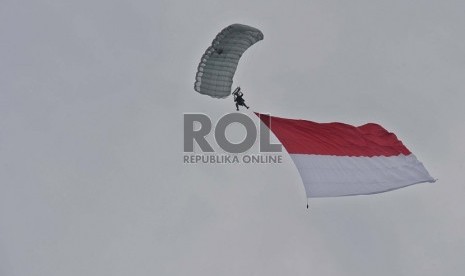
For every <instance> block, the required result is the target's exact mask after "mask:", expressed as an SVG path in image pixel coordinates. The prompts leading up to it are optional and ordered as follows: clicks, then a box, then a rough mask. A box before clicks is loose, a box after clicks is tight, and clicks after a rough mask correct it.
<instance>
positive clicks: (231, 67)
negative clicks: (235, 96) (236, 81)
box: [194, 24, 263, 98]
mask: <svg viewBox="0 0 465 276" xmlns="http://www.w3.org/2000/svg"><path fill="white" fill-rule="evenodd" d="M262 39H263V33H262V32H261V31H260V30H258V29H256V28H253V27H250V26H247V25H242V24H232V25H230V26H228V27H226V28H224V29H223V30H222V31H221V32H220V33H219V34H218V35H217V36H216V37H215V39H214V40H213V42H212V45H211V46H210V47H208V49H207V50H206V51H205V54H203V56H202V59H201V60H200V63H199V66H198V68H197V74H196V75H195V84H194V89H195V91H197V92H199V93H200V94H205V95H209V96H211V97H214V98H225V97H227V96H229V95H230V94H231V86H232V83H233V77H234V73H235V72H236V68H237V64H238V63H239V59H240V58H241V56H242V54H243V53H244V52H245V51H246V50H247V49H248V48H249V47H250V46H252V45H254V44H255V43H256V42H258V41H260V40H262Z"/></svg>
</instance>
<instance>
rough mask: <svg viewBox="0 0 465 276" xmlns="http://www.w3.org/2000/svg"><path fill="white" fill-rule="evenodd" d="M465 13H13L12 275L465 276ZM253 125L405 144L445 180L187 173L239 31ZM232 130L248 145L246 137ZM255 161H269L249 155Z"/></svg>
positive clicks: (282, 7) (8, 180)
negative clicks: (219, 59) (310, 179)
mask: <svg viewBox="0 0 465 276" xmlns="http://www.w3.org/2000/svg"><path fill="white" fill-rule="evenodd" d="M464 12H465V2H464V1H451V0H444V1H425V0H421V1H420V0H418V1H404V0H402V1H400V0H394V1H372V0H355V1H342V0H341V1H333V0H320V1H318V0H314V1H308V0H306V1H271V0H266V1H265V0H263V1H250V0H249V1H213V0H210V1H203V0H196V1H187V0H186V1H157V0H155V1H153V0H124V1H123V0H113V1H110V0H107V1H96V0H92V1H90V0H79V1H78V0H76V1H71V0H68V1H61V0H55V1H54V0H43V1H15V0H2V1H1V2H0V275H2V276H3V275H5V276H13V275H15V276H16V275H18V276H22V275H31V276H34V275H47V276H52V275H57V276H58V275H60V276H62V275H79V276H80V275H112V276H114V275H320V276H323V275H357V276H359V275H386V276H387V275H389V276H391V275H409V276H411V275H421V276H426V275H464V274H465V263H464V262H463V258H464V256H465V211H464V207H465V206H464V205H465V204H464V202H465V200H464V196H465V183H464V176H463V174H464V171H465V157H464V156H465V142H464V141H465V124H464V119H465V108H463V105H464V103H465V93H464V91H465V78H464V76H465V51H464V49H465V27H464V26H465V17H464ZM232 23H242V24H248V25H251V26H254V27H256V28H259V29H261V30H262V31H263V33H264V36H265V39H264V40H263V41H260V42H259V43H257V44H256V45H254V46H253V47H252V48H250V49H249V50H248V51H247V52H246V53H245V54H244V56H243V59H242V60H241V62H240V64H239V67H238V71H237V74H236V76H235V85H241V87H242V88H243V90H244V91H245V99H246V102H247V103H248V104H249V105H250V106H251V107H252V109H253V110H255V111H258V112H269V113H271V114H272V115H276V116H282V117H288V118H303V119H308V120H313V121H319V122H331V121H339V122H344V123H348V124H353V125H360V124H364V123H367V122H375V123H379V124H381V125H383V126H384V127H385V128H387V129H388V130H390V131H392V132H394V133H396V134H397V136H398V137H399V139H401V140H402V141H403V142H404V144H405V145H406V146H407V147H408V148H409V149H410V150H411V151H412V152H413V153H414V154H415V155H416V156H417V158H418V159H419V160H420V161H422V162H423V164H424V165H425V167H426V168H427V169H428V170H429V172H430V174H431V175H432V176H433V177H435V178H438V179H439V181H437V182H436V183H433V184H430V183H428V184H420V185H414V186H411V187H408V188H404V189H400V190H396V191H392V192H388V193H383V194H378V195H371V196H356V197H344V198H326V199H312V200H310V209H309V210H307V209H306V208H305V204H306V201H305V192H304V188H303V185H302V183H301V180H300V177H299V175H298V172H297V169H296V168H295V167H294V165H293V163H292V160H291V159H290V158H289V156H288V155H287V154H286V153H285V152H284V153H283V154H282V155H283V160H284V163H283V164H280V165H185V164H183V162H182V156H183V148H182V146H183V120H182V119H183V113H185V112H201V113H205V114H208V115H209V116H210V117H211V118H212V119H213V120H214V121H216V120H218V119H219V118H220V117H221V116H222V115H223V114H225V113H228V112H232V111H234V106H233V102H232V99H231V98H228V99H225V100H216V99H212V98H209V97H206V96H203V95H200V94H198V93H197V92H195V91H194V90H193V84H194V76H195V72H196V67H197V64H198V62H199V60H200V56H201V55H202V54H203V52H204V51H205V49H206V48H207V47H208V46H209V44H210V43H211V40H212V39H213V38H214V36H215V35H216V34H217V33H218V32H219V31H220V30H221V29H222V28H224V27H225V26H227V25H229V24H232ZM230 132H232V135H239V136H240V135H241V134H243V130H242V129H241V128H240V127H236V128H232V129H231V131H230ZM251 152H252V153H253V152H256V149H252V151H251Z"/></svg>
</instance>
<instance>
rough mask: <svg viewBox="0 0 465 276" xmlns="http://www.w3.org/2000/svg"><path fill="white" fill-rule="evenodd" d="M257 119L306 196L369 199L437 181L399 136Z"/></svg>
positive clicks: (374, 129)
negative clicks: (268, 131) (285, 153)
mask: <svg viewBox="0 0 465 276" xmlns="http://www.w3.org/2000/svg"><path fill="white" fill-rule="evenodd" d="M256 114H257V116H259V118H260V119H261V120H262V121H263V123H264V124H265V125H266V126H268V127H269V128H270V129H271V131H272V132H273V133H274V134H275V135H276V137H277V138H278V139H279V141H280V142H281V143H282V145H283V146H284V147H285V148H286V150H287V151H288V153H289V154H290V156H291V158H292V160H293V161H294V163H295V165H296V167H297V169H298V171H299V173H300V176H301V177H302V181H303V183H304V186H305V191H306V193H307V197H334V196H347V195H367V194H375V193H381V192H387V191H391V190H395V189H399V188H402V187H406V186H409V185H413V184H417V183H421V182H434V181H435V180H434V179H433V178H432V177H431V176H430V175H429V173H428V171H426V169H425V167H424V166H423V164H422V163H421V162H419V161H418V160H417V158H416V157H415V155H413V154H412V153H411V152H410V151H409V150H408V149H407V148H406V147H405V146H404V145H403V144H402V142H401V141H400V140H398V139H397V137H396V135H395V134H394V133H391V132H388V131H387V130H385V129H384V128H383V127H382V126H380V125H377V124H373V123H370V124H366V125H362V126H358V127H355V126H351V125H347V124H343V123H315V122H311V121H305V120H293V119H285V118H278V117H273V116H269V115H265V114H259V113H256Z"/></svg>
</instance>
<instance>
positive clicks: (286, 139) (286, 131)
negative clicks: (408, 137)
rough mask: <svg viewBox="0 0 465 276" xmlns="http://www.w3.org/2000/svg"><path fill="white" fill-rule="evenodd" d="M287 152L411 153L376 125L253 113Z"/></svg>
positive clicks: (370, 155) (392, 154)
mask: <svg viewBox="0 0 465 276" xmlns="http://www.w3.org/2000/svg"><path fill="white" fill-rule="evenodd" d="M255 114H256V115H257V116H258V117H259V118H260V119H261V120H262V121H263V122H264V123H265V125H266V126H268V128H270V129H271V131H272V132H273V133H274V134H275V135H276V137H277V138H278V139H279V141H280V142H281V143H282V144H283V146H284V147H285V148H286V150H287V151H288V152H289V153H290V154H293V153H295V154H317V155H335V156H366V157H373V156H397V155H399V154H403V155H409V154H410V153H411V152H410V151H409V150H408V149H407V148H406V147H405V146H404V145H403V144H402V142H401V141H400V140H398V139H397V137H396V135H395V134H394V133H391V132H388V131H387V130H386V129H384V128H383V127H382V126H380V125H378V124H373V123H369V124H365V125H362V126H358V127H355V126H351V125H347V124H343V123H315V122H312V121H306V120H294V119H286V118H279V117H273V116H269V115H266V114H260V113H255Z"/></svg>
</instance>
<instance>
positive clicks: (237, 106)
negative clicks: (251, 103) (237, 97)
mask: <svg viewBox="0 0 465 276" xmlns="http://www.w3.org/2000/svg"><path fill="white" fill-rule="evenodd" d="M236 110H237V111H239V104H238V103H236Z"/></svg>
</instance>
